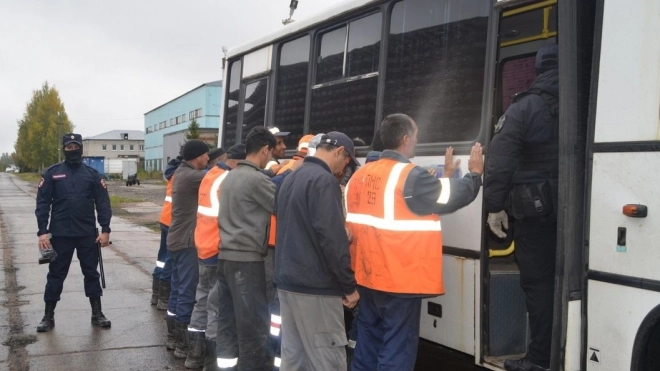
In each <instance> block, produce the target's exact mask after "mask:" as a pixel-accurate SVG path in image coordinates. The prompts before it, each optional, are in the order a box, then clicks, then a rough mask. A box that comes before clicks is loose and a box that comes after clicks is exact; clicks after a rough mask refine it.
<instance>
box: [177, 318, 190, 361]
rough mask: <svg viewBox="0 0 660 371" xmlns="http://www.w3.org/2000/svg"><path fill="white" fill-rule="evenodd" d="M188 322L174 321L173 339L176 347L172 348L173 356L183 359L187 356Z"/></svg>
mask: <svg viewBox="0 0 660 371" xmlns="http://www.w3.org/2000/svg"><path fill="white" fill-rule="evenodd" d="M188 324H189V323H188V322H177V321H174V341H175V342H176V349H174V358H176V359H185V358H186V357H187V356H188V345H189V339H188Z"/></svg>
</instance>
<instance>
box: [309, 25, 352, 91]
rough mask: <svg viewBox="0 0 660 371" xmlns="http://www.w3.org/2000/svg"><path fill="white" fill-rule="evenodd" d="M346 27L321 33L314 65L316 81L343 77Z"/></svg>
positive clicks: (320, 81) (321, 81)
mask: <svg viewBox="0 0 660 371" xmlns="http://www.w3.org/2000/svg"><path fill="white" fill-rule="evenodd" d="M345 48H346V27H345V26H344V27H342V28H338V29H336V30H334V31H330V32H326V33H324V34H323V35H321V50H320V51H319V57H318V65H317V67H316V83H317V84H323V83H324V82H329V81H334V80H339V79H341V78H342V77H344V49H345Z"/></svg>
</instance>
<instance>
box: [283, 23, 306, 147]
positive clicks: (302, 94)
mask: <svg viewBox="0 0 660 371" xmlns="http://www.w3.org/2000/svg"><path fill="white" fill-rule="evenodd" d="M308 69H309V36H304V37H301V38H298V39H296V40H293V41H289V42H287V43H284V44H283V45H282V47H281V49H280V59H279V65H278V66H277V86H276V92H275V121H274V123H275V125H274V126H276V127H277V128H279V129H280V130H281V131H288V132H290V133H291V134H289V135H288V136H287V137H286V139H285V142H286V146H287V148H296V147H297V146H298V140H299V139H300V138H301V137H302V135H303V126H304V122H305V98H306V96H307V71H308Z"/></svg>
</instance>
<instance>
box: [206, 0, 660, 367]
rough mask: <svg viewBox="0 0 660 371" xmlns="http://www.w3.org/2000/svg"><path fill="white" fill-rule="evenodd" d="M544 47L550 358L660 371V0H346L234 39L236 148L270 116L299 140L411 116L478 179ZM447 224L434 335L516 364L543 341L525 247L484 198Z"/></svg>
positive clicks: (367, 134)
mask: <svg viewBox="0 0 660 371" xmlns="http://www.w3.org/2000/svg"><path fill="white" fill-rule="evenodd" d="M546 43H558V44H559V66H560V67H559V71H560V93H559V95H560V97H559V100H560V113H559V118H560V119H559V137H560V149H559V151H560V173H559V180H560V190H559V215H558V218H559V232H558V246H557V260H556V277H555V282H556V288H555V311H554V325H553V340H552V345H553V346H552V358H551V359H552V360H551V365H552V367H551V368H552V369H553V370H567V371H574V370H594V371H595V370H608V371H622V370H632V371H642V370H645V371H648V370H659V369H660V223H659V222H658V217H656V216H655V215H654V213H655V212H658V211H660V197H659V196H658V193H655V191H654V189H655V187H657V186H658V184H660V119H659V114H660V1H658V0H579V1H578V0H543V1H539V0H500V1H495V0H386V1H384V0H371V1H369V0H353V1H348V2H346V3H342V4H339V5H336V6H334V7H333V8H332V9H331V10H329V11H328V12H326V13H325V14H323V15H319V16H317V17H313V18H310V19H307V20H300V21H296V22H293V23H292V24H289V25H287V26H285V27H283V28H282V29H281V30H280V31H279V32H276V33H274V34H271V35H268V36H265V37H263V38H260V39H259V40H256V41H255V42H251V43H248V44H245V45H241V46H238V47H236V48H233V49H230V50H229V52H228V54H227V67H226V69H225V77H224V78H225V80H224V81H225V82H226V83H225V84H224V89H225V92H224V93H225V94H224V95H223V96H224V99H225V102H224V110H223V118H222V121H221V123H222V124H221V128H220V134H219V135H220V138H221V139H220V143H221V144H222V146H223V147H225V148H227V147H228V146H231V145H232V144H234V143H237V142H239V141H243V140H244V139H245V136H246V135H247V132H248V131H249V130H250V129H251V128H252V127H255V126H264V125H265V126H277V127H278V128H279V129H280V130H282V131H289V132H291V135H289V137H288V139H287V140H288V141H287V145H288V148H295V147H296V144H297V141H298V139H299V138H300V137H301V136H302V135H304V134H307V133H319V132H328V131H331V130H339V131H342V132H344V133H346V134H348V135H349V136H350V137H351V138H357V137H359V138H361V139H363V140H364V141H365V143H367V144H368V143H370V142H371V140H372V138H373V135H374V132H375V130H376V129H377V128H378V127H379V124H380V122H381V120H382V118H383V117H384V116H385V115H387V114H390V113H395V112H402V113H406V114H409V115H411V116H412V117H413V118H414V119H415V121H416V122H417V124H418V125H419V146H418V151H417V157H416V158H415V159H414V160H413V161H414V162H415V163H416V164H418V165H424V166H428V165H430V166H433V165H438V166H440V164H443V163H444V162H443V155H444V152H445V149H446V148H447V147H448V146H453V147H454V148H455V149H456V150H455V154H456V153H458V155H459V157H460V158H462V165H461V166H462V169H461V170H462V173H465V172H466V171H467V163H468V161H467V157H468V154H469V149H470V146H471V144H472V143H474V142H475V141H479V142H481V143H484V144H485V145H486V151H485V153H486V154H485V156H488V143H489V141H490V139H491V137H492V134H493V126H494V124H495V123H496V122H497V119H498V118H499V116H500V115H501V114H502V113H503V112H504V110H505V109H506V107H507V106H508V105H509V104H510V101H511V99H510V97H511V95H512V94H513V93H516V92H520V91H523V90H525V89H526V88H527V86H528V85H529V83H530V82H531V80H532V79H533V78H534V63H533V58H534V54H535V52H536V51H537V50H538V49H539V48H540V46H542V45H544V44H546ZM366 151H367V148H366V147H362V148H359V154H360V155H361V156H364V155H365V154H366ZM631 205H632V206H631ZM634 205H642V206H634ZM644 206H645V207H646V210H647V213H644ZM635 212H637V214H639V215H635ZM642 215H643V217H642ZM442 223H443V234H444V242H443V243H444V246H443V252H444V271H443V274H444V281H445V288H446V294H445V295H443V296H440V297H437V298H433V299H430V300H427V301H425V302H424V305H423V309H422V310H423V313H422V319H421V330H420V337H421V338H423V339H427V340H430V341H433V342H435V343H438V344H441V345H443V346H446V347H449V348H452V349H456V350H458V351H461V352H464V353H467V354H470V355H474V360H475V363H476V364H479V365H482V366H484V367H487V368H490V369H493V370H502V367H503V361H504V359H506V358H510V357H515V356H516V355H522V354H524V353H525V352H526V346H527V342H528V336H529V335H528V326H527V315H526V309H525V297H524V294H523V293H522V290H521V288H520V285H519V271H518V268H517V265H516V262H515V259H514V258H513V255H512V254H510V251H509V250H507V249H506V248H507V247H508V246H507V245H508V244H502V243H501V241H496V240H494V239H493V237H492V236H491V235H490V234H489V232H488V228H487V226H486V224H485V214H484V212H483V209H482V198H481V196H479V197H478V198H477V200H476V201H475V202H474V203H472V204H471V205H470V206H468V207H466V208H464V209H462V210H460V211H458V212H456V213H454V214H451V215H447V216H443V217H442ZM496 242H500V243H499V246H496V245H498V244H497V243H496ZM502 249H504V250H502ZM507 254H508V255H507Z"/></svg>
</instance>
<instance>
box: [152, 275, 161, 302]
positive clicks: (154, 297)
mask: <svg viewBox="0 0 660 371" xmlns="http://www.w3.org/2000/svg"><path fill="white" fill-rule="evenodd" d="M159 282H160V280H159V279H158V278H156V277H153V280H152V281H151V305H156V304H158V283H159Z"/></svg>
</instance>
